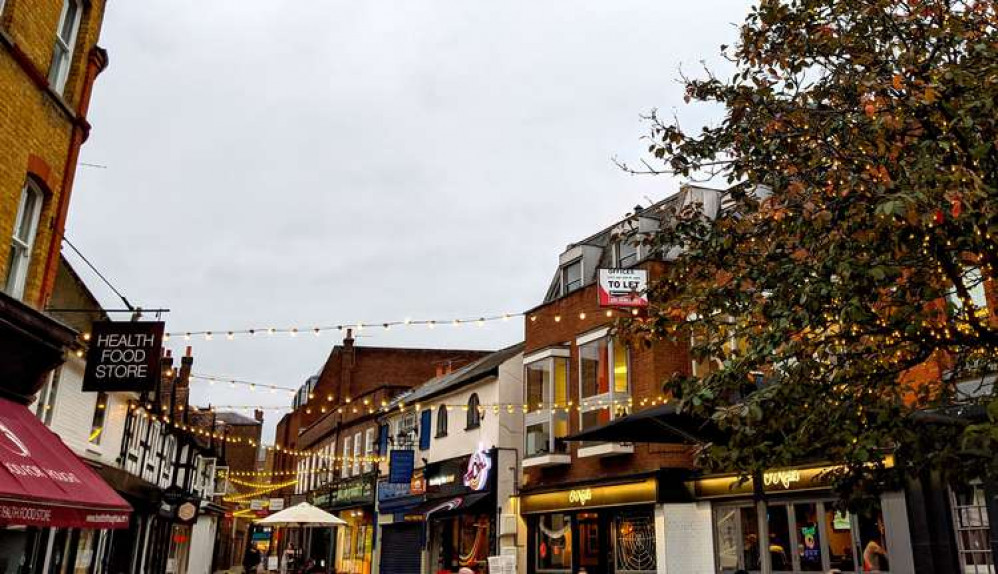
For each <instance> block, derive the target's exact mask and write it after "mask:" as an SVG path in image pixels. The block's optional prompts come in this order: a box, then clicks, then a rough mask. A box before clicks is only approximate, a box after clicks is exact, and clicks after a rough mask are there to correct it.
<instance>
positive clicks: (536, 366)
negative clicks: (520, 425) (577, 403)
mask: <svg viewBox="0 0 998 574" xmlns="http://www.w3.org/2000/svg"><path fill="white" fill-rule="evenodd" d="M525 370H526V379H527V385H526V388H527V393H526V400H527V405H528V411H527V413H526V415H525V416H524V424H525V426H526V433H525V435H526V453H525V456H528V457H529V456H538V455H543V454H550V453H555V452H561V453H563V452H567V447H566V445H565V444H564V443H563V442H562V441H559V440H557V439H559V438H561V437H564V436H567V435H568V413H566V412H565V410H564V409H565V406H566V405H567V404H568V359H567V358H566V357H547V358H544V359H540V360H537V361H534V362H531V363H529V364H527V365H526V367H525ZM555 405H560V407H561V408H552V406H555Z"/></svg>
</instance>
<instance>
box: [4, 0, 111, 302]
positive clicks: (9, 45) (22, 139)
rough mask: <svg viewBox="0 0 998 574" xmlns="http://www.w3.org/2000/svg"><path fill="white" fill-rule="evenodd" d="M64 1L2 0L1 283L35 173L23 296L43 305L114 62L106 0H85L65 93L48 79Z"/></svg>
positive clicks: (48, 292)
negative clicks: (102, 73)
mask: <svg viewBox="0 0 998 574" xmlns="http://www.w3.org/2000/svg"><path fill="white" fill-rule="evenodd" d="M64 1H66V0H6V2H4V1H3V0H0V5H2V6H3V12H2V14H0V288H2V287H3V285H2V283H3V282H4V281H5V279H6V277H7V268H8V266H9V261H8V259H9V257H10V241H11V240H10V238H11V236H12V234H13V227H14V223H15V219H16V217H17V209H18V205H19V203H20V198H21V190H22V188H23V186H24V184H25V181H26V179H27V177H28V176H29V173H30V174H32V175H33V176H34V177H35V179H37V180H40V181H41V182H42V184H43V187H44V188H45V200H44V204H43V206H42V212H41V217H40V219H39V224H38V232H37V235H36V238H35V242H34V246H33V249H32V253H31V259H30V267H29V271H28V278H27V283H26V285H25V289H24V296H23V300H24V302H25V303H27V304H29V305H31V306H33V307H37V308H41V307H43V306H44V304H45V302H46V300H47V298H48V295H49V294H50V292H51V283H52V282H53V281H54V274H55V269H56V267H57V264H58V260H57V259H58V249H57V247H58V245H57V242H59V241H61V235H62V228H61V227H62V225H64V221H60V219H61V218H64V217H65V209H66V205H65V204H66V203H67V200H68V193H69V190H70V189H71V184H72V174H73V172H74V171H75V167H76V166H75V164H76V159H77V152H78V147H79V145H80V144H82V142H83V140H84V139H85V138H86V134H87V132H88V129H89V125H88V124H87V122H86V109H87V106H88V103H89V97H90V90H91V87H92V81H93V77H94V76H95V75H96V73H97V72H99V70H100V69H101V68H102V67H103V65H104V63H105V62H106V59H105V56H104V54H103V51H102V50H100V49H99V48H97V47H96V46H97V40H98V37H99V34H100V28H101V23H102V20H103V16H104V4H105V0H80V6H81V7H82V13H81V17H80V27H79V32H78V33H77V35H76V42H75V44H74V46H73V57H72V64H71V67H70V72H69V76H68V79H67V81H66V85H65V88H64V90H63V95H61V96H60V95H59V94H57V93H56V92H55V91H54V90H52V89H51V88H49V87H48V83H47V77H48V72H49V66H50V63H51V61H52V56H53V53H54V49H55V39H56V29H57V27H58V25H59V20H60V17H61V15H62V11H63V5H64ZM88 70H89V71H88ZM67 164H68V168H69V169H67ZM67 174H69V175H68V177H67ZM67 180H68V181H67ZM60 216H61V217H60ZM54 247H55V248H56V249H54V250H53V248H54ZM53 252H54V253H55V256H56V260H55V261H51V257H52V253H53ZM48 275H51V277H48Z"/></svg>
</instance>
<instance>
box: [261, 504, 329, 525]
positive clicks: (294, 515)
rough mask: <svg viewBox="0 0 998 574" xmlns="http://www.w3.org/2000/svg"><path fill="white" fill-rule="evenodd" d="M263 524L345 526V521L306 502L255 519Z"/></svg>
mask: <svg viewBox="0 0 998 574" xmlns="http://www.w3.org/2000/svg"><path fill="white" fill-rule="evenodd" d="M256 523H257V524H260V525H263V526H285V527H294V526H300V527H304V526H313V527H314V526H318V527H323V526H345V525H346V521H345V520H343V519H342V518H337V517H335V516H333V515H332V514H329V513H328V512H326V511H325V510H322V509H321V508H316V507H314V506H312V505H311V504H309V503H307V502H302V503H299V504H296V505H294V506H292V507H290V508H285V509H284V510H282V511H280V512H275V513H274V514H271V515H270V516H268V517H266V518H261V519H260V520H257V521H256Z"/></svg>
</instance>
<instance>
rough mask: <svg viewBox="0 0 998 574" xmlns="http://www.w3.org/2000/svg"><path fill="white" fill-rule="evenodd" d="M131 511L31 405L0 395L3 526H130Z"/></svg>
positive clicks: (0, 513)
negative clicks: (0, 397)
mask: <svg viewBox="0 0 998 574" xmlns="http://www.w3.org/2000/svg"><path fill="white" fill-rule="evenodd" d="M131 511H132V507H131V506H129V505H128V503H127V502H125V500H124V499H123V498H121V497H120V496H118V493H117V492H115V491H114V489H112V488H111V487H110V486H108V484H107V483H106V482H104V479H102V478H101V477H100V476H99V475H98V474H97V473H96V472H95V471H94V470H93V469H91V468H90V467H89V466H87V465H86V463H84V462H83V461H82V460H80V458H79V457H77V456H76V455H75V454H73V452H72V451H70V450H69V448H68V447H66V445H65V444H63V442H62V440H61V439H60V438H59V437H58V436H56V434H55V433H53V432H52V431H50V430H49V429H48V428H47V427H46V426H45V425H43V424H42V423H41V421H39V420H38V419H37V418H35V417H34V416H33V415H32V414H31V413H30V412H29V411H28V409H27V408H25V407H24V406H22V405H19V404H17V403H13V402H11V401H8V400H6V399H0V524H20V525H27V526H43V527H45V526H51V527H57V528H98V529H100V528H127V527H128V515H129V513H130V512H131Z"/></svg>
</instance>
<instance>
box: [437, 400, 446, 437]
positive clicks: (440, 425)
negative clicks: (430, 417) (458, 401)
mask: <svg viewBox="0 0 998 574" xmlns="http://www.w3.org/2000/svg"><path fill="white" fill-rule="evenodd" d="M445 436H447V407H446V406H445V405H440V406H439V407H437V438H441V437H445Z"/></svg>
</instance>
